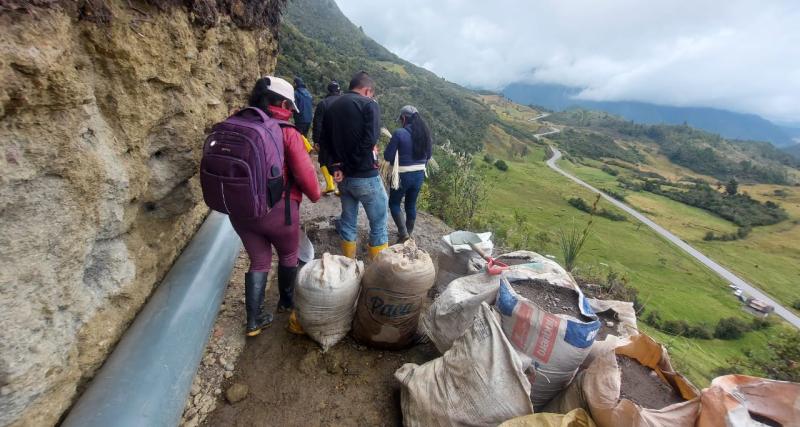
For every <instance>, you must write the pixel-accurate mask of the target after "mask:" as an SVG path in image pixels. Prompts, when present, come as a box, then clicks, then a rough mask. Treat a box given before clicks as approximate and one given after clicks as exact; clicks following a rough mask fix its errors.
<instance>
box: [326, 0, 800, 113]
mask: <svg viewBox="0 0 800 427" xmlns="http://www.w3.org/2000/svg"><path fill="white" fill-rule="evenodd" d="M337 3H338V4H339V6H340V7H341V8H342V10H343V11H344V13H345V14H346V15H347V16H348V17H349V18H350V19H351V20H352V21H353V22H355V23H356V24H357V25H361V26H362V27H363V28H364V31H365V32H366V33H367V34H368V35H370V36H371V37H373V38H375V39H376V40H377V41H378V42H380V43H381V44H383V45H384V46H386V47H388V48H389V49H390V50H392V51H393V52H395V53H397V54H398V55H400V56H401V57H403V58H405V59H407V60H409V61H411V62H413V63H415V64H418V65H421V66H424V67H425V68H428V69H430V70H431V71H433V72H435V73H437V74H440V75H442V76H444V77H446V78H448V79H450V80H453V81H455V82H458V83H461V84H464V85H468V86H474V87H483V88H488V89H500V88H502V87H504V86H505V85H507V84H509V83H512V82H519V81H523V82H533V83H537V82H538V83H558V84H565V85H570V86H578V87H584V88H586V89H585V90H584V91H583V92H582V93H581V94H580V96H581V97H582V98H586V99H593V100H635V101H645V102H654V103H659V104H667V105H678V106H709V107H717V108H724V109H729V110H734V111H741V112H749V113H755V114H760V115H763V116H765V117H767V118H770V119H773V120H778V121H786V122H800V24H798V23H800V2H797V1H795V0H786V1H772V2H759V1H737V0H730V1H726V2H717V1H710V0H702V1H697V0H693V1H689V0H674V1H670V2H666V1H664V2H642V1H639V0H606V1H604V2H597V1H594V0H543V1H531V2H521V1H516V0H515V1H512V0H495V1H491V2H485V1H477V0H437V1H422V0H406V1H403V2H390V1H386V0H369V1H368V0H337Z"/></svg>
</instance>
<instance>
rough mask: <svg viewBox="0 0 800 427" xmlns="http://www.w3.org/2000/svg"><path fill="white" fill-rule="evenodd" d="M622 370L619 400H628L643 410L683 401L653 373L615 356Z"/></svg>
mask: <svg viewBox="0 0 800 427" xmlns="http://www.w3.org/2000/svg"><path fill="white" fill-rule="evenodd" d="M617 364H618V365H619V367H620V369H621V370H622V385H621V387H620V394H619V397H620V399H628V400H631V401H633V402H634V403H636V404H638V405H639V406H641V407H643V408H648V409H663V408H665V407H667V406H669V405H673V404H675V403H680V402H683V401H685V399H683V398H682V397H681V396H680V395H679V394H678V392H676V391H675V390H674V389H673V388H672V387H670V385H669V384H667V383H665V382H664V381H662V380H661V378H660V377H659V376H658V375H657V374H656V373H655V371H653V370H652V369H650V368H648V367H647V366H644V365H642V364H640V363H639V362H638V361H636V360H635V359H632V358H630V357H627V356H617Z"/></svg>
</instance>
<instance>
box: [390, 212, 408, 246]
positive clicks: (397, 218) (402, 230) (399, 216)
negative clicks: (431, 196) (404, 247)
mask: <svg viewBox="0 0 800 427" xmlns="http://www.w3.org/2000/svg"><path fill="white" fill-rule="evenodd" d="M392 219H393V220H394V225H396V226H397V243H403V242H405V241H406V240H408V230H407V229H406V220H405V217H404V215H403V213H402V212H399V213H396V214H395V213H393V214H392Z"/></svg>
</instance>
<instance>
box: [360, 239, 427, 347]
mask: <svg viewBox="0 0 800 427" xmlns="http://www.w3.org/2000/svg"><path fill="white" fill-rule="evenodd" d="M435 277H436V272H435V269H434V266H433V262H432V261H431V257H430V256H429V255H428V254H427V253H426V252H425V251H423V250H421V249H419V248H417V246H416V244H415V243H414V241H413V240H409V241H407V242H406V243H404V244H399V245H394V246H392V247H390V248H388V249H386V250H384V251H383V252H381V253H380V255H379V256H378V258H377V259H376V260H375V261H373V262H372V263H371V264H370V265H369V266H368V267H367V271H366V272H365V273H364V278H363V279H362V280H361V294H360V295H359V297H358V305H357V308H356V317H355V321H354V322H353V337H354V338H355V339H356V340H358V341H360V342H363V343H365V344H369V345H371V346H374V347H378V348H385V349H398V348H403V347H406V346H408V345H409V344H411V343H412V342H413V341H414V339H415V338H417V326H418V322H419V313H420V310H421V309H422V303H423V302H424V300H425V298H426V297H427V293H428V290H429V289H430V288H431V287H432V286H433V281H434V279H435Z"/></svg>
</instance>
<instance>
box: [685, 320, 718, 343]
mask: <svg viewBox="0 0 800 427" xmlns="http://www.w3.org/2000/svg"><path fill="white" fill-rule="evenodd" d="M686 336H687V337H689V338H697V339H701V340H710V339H711V338H714V331H713V330H712V329H711V326H708V325H706V324H705V323H701V324H699V325H693V326H690V327H689V329H688V330H687V331H686Z"/></svg>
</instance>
